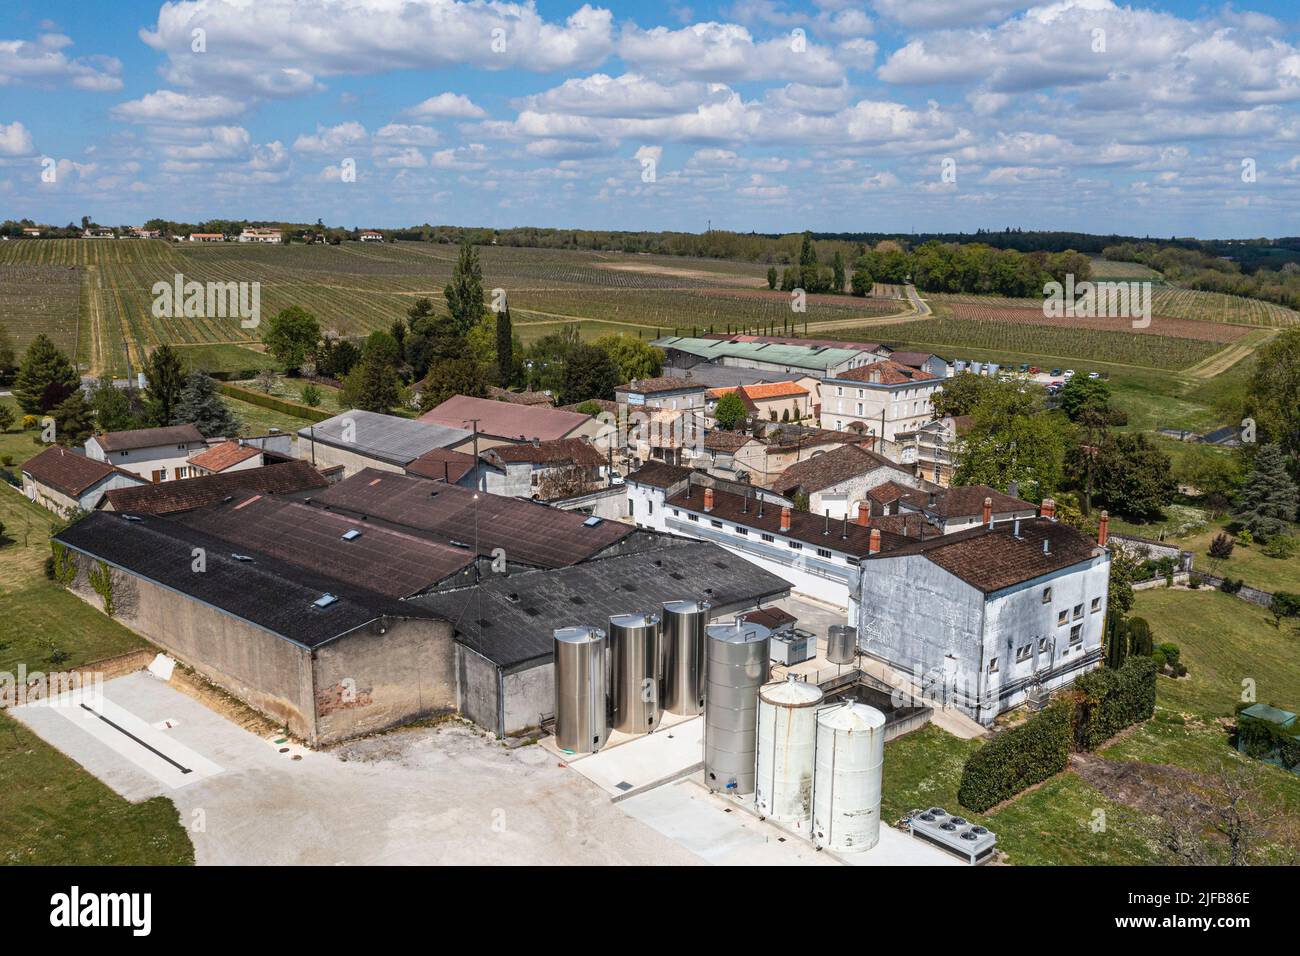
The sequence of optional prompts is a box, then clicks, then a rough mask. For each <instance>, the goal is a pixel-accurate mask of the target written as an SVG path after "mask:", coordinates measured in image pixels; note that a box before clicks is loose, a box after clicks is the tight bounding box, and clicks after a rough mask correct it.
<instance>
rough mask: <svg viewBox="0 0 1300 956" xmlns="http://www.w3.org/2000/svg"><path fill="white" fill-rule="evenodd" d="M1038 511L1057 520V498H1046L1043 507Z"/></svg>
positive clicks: (1045, 516)
mask: <svg viewBox="0 0 1300 956" xmlns="http://www.w3.org/2000/svg"><path fill="white" fill-rule="evenodd" d="M1038 513H1039V514H1040V515H1042V516H1043V517H1044V518H1050V519H1051V520H1053V521H1055V520H1056V499H1055V498H1044V499H1043V504H1042V507H1041V508H1039V510H1038Z"/></svg>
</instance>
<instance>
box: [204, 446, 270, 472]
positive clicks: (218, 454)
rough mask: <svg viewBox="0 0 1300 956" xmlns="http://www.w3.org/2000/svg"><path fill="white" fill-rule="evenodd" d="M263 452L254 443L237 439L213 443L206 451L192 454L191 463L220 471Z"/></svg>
mask: <svg viewBox="0 0 1300 956" xmlns="http://www.w3.org/2000/svg"><path fill="white" fill-rule="evenodd" d="M261 453H262V450H261V449H260V448H255V447H253V446H252V445H241V444H240V443H239V442H237V441H223V442H222V443H221V444H220V445H213V446H212V447H211V448H209V449H207V450H206V451H201V452H199V453H198V454H196V455H190V464H191V465H194V466H196V467H198V468H202V469H203V470H204V471H211V472H217V473H220V472H223V471H225V470H226V469H227V468H230V467H232V466H233V465H238V464H239V463H240V462H243V461H248V459H250V458H256V457H257V456H258V455H260V454H261Z"/></svg>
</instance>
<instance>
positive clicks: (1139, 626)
mask: <svg viewBox="0 0 1300 956" xmlns="http://www.w3.org/2000/svg"><path fill="white" fill-rule="evenodd" d="M1127 625H1128V641H1129V653H1131V654H1134V655H1136V656H1138V657H1150V656H1151V651H1152V650H1153V647H1152V644H1153V638H1152V637H1151V625H1150V624H1148V623H1147V619H1146V618H1144V617H1131V618H1129V619H1128V622H1127Z"/></svg>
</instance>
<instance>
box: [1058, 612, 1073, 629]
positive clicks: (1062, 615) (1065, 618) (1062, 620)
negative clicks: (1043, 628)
mask: <svg viewBox="0 0 1300 956" xmlns="http://www.w3.org/2000/svg"><path fill="white" fill-rule="evenodd" d="M1068 623H1070V612H1069V611H1059V612H1057V615H1056V626H1057V627H1061V626H1062V625H1064V624H1068Z"/></svg>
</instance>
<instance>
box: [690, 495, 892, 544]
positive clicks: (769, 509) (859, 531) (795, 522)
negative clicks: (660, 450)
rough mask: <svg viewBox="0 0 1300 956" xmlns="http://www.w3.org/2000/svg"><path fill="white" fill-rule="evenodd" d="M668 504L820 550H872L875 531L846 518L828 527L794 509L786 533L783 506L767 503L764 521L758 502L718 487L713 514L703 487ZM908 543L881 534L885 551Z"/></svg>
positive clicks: (822, 519)
mask: <svg viewBox="0 0 1300 956" xmlns="http://www.w3.org/2000/svg"><path fill="white" fill-rule="evenodd" d="M688 494H689V496H688ZM665 504H666V505H667V507H670V508H679V509H681V510H683V511H693V512H695V513H696V514H698V515H700V516H701V521H703V520H704V519H706V518H711V519H717V520H723V521H728V522H730V523H731V524H738V525H744V526H745V527H747V528H752V529H754V530H757V531H760V532H767V533H768V534H773V535H780V536H781V537H782V538H793V539H794V540H796V541H802V542H804V543H805V544H810V545H814V546H816V547H818V548H830V549H831V550H832V551H838V552H839V553H840V554H848V555H854V556H859V557H862V556H865V555H867V554H869V553H870V550H871V549H870V544H871V528H867V527H863V526H862V525H859V524H857V523H855V522H853V521H849V522H847V525H848V526H847V529H846V527H845V521H844V519H843V518H840V519H838V520H837V519H831V521H830V522H829V523H828V522H827V520H826V518H825V517H824V516H823V515H814V514H809V513H808V512H806V511H799V510H797V509H794V508H792V509H791V510H790V530H789V531H782V530H781V506H780V505H778V504H773V503H772V502H770V501H769V502H767V503H765V504H764V505H763V514H762V516H761V517H760V516H759V513H758V501H757V499H756V498H753V497H751V498H746V497H745V496H744V495H740V494H736V493H735V492H731V491H723V490H722V489H720V488H717V487H715V488H714V490H713V510H712V511H709V512H705V510H704V488H703V487H702V486H699V485H697V486H694V487H692V488H688V489H687V490H686V491H683V492H681V493H679V494H676V495H673V496H672V497H671V498H669V499H668V500H667V502H665ZM828 526H829V534H828V533H827V528H828ZM846 532H847V537H845V534H846ZM907 543H908V541H907V539H906V538H904V537H902V536H901V535H896V534H892V533H890V532H889V531H884V530H882V531H881V532H880V546H881V548H882V549H884V550H888V549H890V548H894V547H899V546H901V545H904V544H907Z"/></svg>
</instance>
